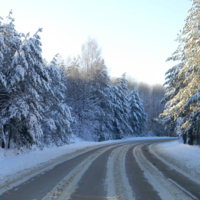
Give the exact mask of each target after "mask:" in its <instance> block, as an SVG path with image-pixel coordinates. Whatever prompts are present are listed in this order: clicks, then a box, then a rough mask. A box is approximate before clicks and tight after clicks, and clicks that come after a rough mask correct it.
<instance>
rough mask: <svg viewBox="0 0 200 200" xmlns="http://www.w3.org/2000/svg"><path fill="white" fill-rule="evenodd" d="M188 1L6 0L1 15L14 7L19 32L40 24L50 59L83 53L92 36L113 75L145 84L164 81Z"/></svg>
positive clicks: (36, 27) (188, 5) (32, 28)
mask: <svg viewBox="0 0 200 200" xmlns="http://www.w3.org/2000/svg"><path fill="white" fill-rule="evenodd" d="M190 7H191V2H190V1H189V0H151V1H150V0H143V1H142V0H31V1H30V0H17V1H16V0H6V1H2V2H1V6H0V16H1V17H3V18H4V19H6V16H7V15H8V13H9V11H10V10H13V17H14V18H15V25H16V30H17V31H18V32H23V33H28V32H30V34H31V35H33V34H34V33H35V32H36V31H37V30H38V29H39V28H43V32H42V33H41V34H40V36H41V42H42V46H43V57H44V58H46V59H47V60H48V61H51V60H52V58H53V57H54V55H56V54H57V53H60V54H61V55H62V57H63V58H64V59H66V58H67V57H68V56H71V57H76V56H77V55H78V54H80V51H81V45H82V44H83V43H84V42H85V41H86V40H87V38H88V37H91V38H94V39H96V40H97V42H98V44H99V46H100V47H101V48H102V57H103V58H104V60H105V63H106V65H107V68H108V71H109V75H110V76H111V77H120V76H121V75H122V74H123V73H125V72H126V74H127V76H131V77H133V78H134V79H135V80H137V81H140V82H146V83H148V84H156V83H159V84H163V83H164V78H165V72H166V71H167V70H168V69H169V68H170V67H172V66H173V65H175V63H173V62H167V63H166V62H165V61H166V59H167V57H169V56H170V55H171V54H172V53H173V52H174V51H175V50H176V47H177V45H178V43H176V42H175V41H174V40H175V39H176V37H177V33H178V32H179V30H181V29H182V28H183V26H184V19H185V18H186V16H187V15H188V10H189V9H190Z"/></svg>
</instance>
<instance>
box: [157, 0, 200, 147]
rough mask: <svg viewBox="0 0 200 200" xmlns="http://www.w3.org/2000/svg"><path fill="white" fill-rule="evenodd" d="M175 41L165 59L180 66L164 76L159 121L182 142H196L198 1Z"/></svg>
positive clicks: (199, 134) (199, 47)
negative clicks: (180, 137) (163, 95)
mask: <svg viewBox="0 0 200 200" xmlns="http://www.w3.org/2000/svg"><path fill="white" fill-rule="evenodd" d="M178 42H179V47H178V49H177V50H176V51H175V53H174V54H173V55H172V56H171V57H170V58H169V59H168V60H178V61H179V63H178V64H177V65H176V66H174V67H172V68H171V69H170V70H169V71H168V72H167V73H166V75H167V76H166V85H167V93H166V97H165V99H164V102H165V103H166V106H165V110H164V112H163V113H162V114H161V115H160V118H161V121H162V123H165V125H166V127H168V128H169V127H170V128H171V130H174V131H175V132H177V133H178V134H183V136H184V142H185V143H186V142H187V143H189V144H193V143H194V142H195V143H199V137H200V132H199V128H198V126H199V112H200V109H199V100H200V93H199V88H200V73H199V72H200V45H199V44H200V0H192V8H191V9H190V10H189V15H188V16H187V18H186V20H185V26H184V28H183V30H182V32H181V35H179V37H178ZM187 138H188V139H187Z"/></svg>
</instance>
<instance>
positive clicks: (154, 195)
mask: <svg viewBox="0 0 200 200" xmlns="http://www.w3.org/2000/svg"><path fill="white" fill-rule="evenodd" d="M166 141H167V140H141V141H131V142H121V143H113V144H109V145H106V146H101V147H98V148H94V149H92V150H90V151H88V152H85V153H83V154H81V155H77V156H75V157H73V158H71V159H68V160H66V161H65V162H62V163H60V164H58V165H56V166H54V167H53V168H52V169H49V170H46V171H44V172H43V173H41V174H38V175H37V176H35V177H33V178H31V179H29V180H28V181H25V182H23V183H22V184H20V185H18V186H16V187H14V188H12V189H10V190H8V191H7V192H5V193H3V194H2V195H0V200H16V199H17V200H18V199H20V200H55V199H56V200H61V199H62V200H98V199H99V200H108V199H109V200H143V199H144V200H147V199H148V200H159V199H162V200H169V199H170V200H173V199H174V200H179V199H181V200H190V199H200V193H199V191H200V185H199V184H198V183H196V182H193V181H192V180H189V179H188V178H186V177H185V176H183V175H182V174H180V173H179V172H177V171H175V170H172V169H171V168H170V167H169V166H168V165H167V164H166V163H164V162H162V161H161V160H160V159H158V157H157V156H155V155H154V154H153V149H152V148H150V147H151V145H152V144H154V143H158V142H166Z"/></svg>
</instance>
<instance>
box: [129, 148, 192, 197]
mask: <svg viewBox="0 0 200 200" xmlns="http://www.w3.org/2000/svg"><path fill="white" fill-rule="evenodd" d="M142 146H143V145H139V146H137V147H135V148H134V150H133V155H134V157H135V159H136V161H137V163H138V164H139V166H140V168H141V169H142V170H143V171H144V176H145V178H146V179H147V180H148V182H149V183H150V184H151V185H152V186H153V188H154V190H156V191H157V192H158V195H159V196H160V198H161V199H162V200H169V199H170V200H183V199H187V200H190V199H193V198H191V197H189V196H188V195H186V194H185V193H184V192H183V191H182V190H181V189H180V188H178V187H177V186H176V185H174V184H173V183H172V182H170V181H169V180H168V179H167V178H166V177H165V176H164V175H163V174H162V173H161V172H160V171H159V170H158V169H157V168H156V167H155V166H154V165H153V164H152V163H150V162H149V161H148V160H147V159H146V158H145V156H144V155H143V153H142V149H141V148H142Z"/></svg>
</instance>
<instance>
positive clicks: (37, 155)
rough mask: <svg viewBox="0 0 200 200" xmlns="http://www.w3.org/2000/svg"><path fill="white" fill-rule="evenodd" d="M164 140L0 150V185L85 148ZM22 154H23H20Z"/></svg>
mask: <svg viewBox="0 0 200 200" xmlns="http://www.w3.org/2000/svg"><path fill="white" fill-rule="evenodd" d="M164 138H165V139H166V138H167V137H148V138H146V137H135V138H127V139H124V140H109V141H105V142H85V141H83V140H81V139H80V138H75V141H74V143H73V144H70V145H65V146H61V147H52V148H45V149H43V150H42V151H41V150H39V149H37V148H35V149H34V150H23V151H19V150H14V149H6V150H5V149H2V148H0V163H1V164H0V185H2V184H4V183H5V182H6V181H7V180H9V181H10V179H12V178H16V175H18V174H19V173H23V172H25V171H26V172H27V170H29V169H34V168H38V167H39V166H40V165H41V164H43V163H47V162H52V161H53V160H54V159H56V158H58V157H60V156H63V155H65V154H70V153H72V152H75V151H77V150H81V149H84V148H87V147H92V146H98V145H106V144H109V143H119V142H122V141H124V142H126V141H131V140H146V139H148V140H151V139H164ZM22 152H23V153H22Z"/></svg>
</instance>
